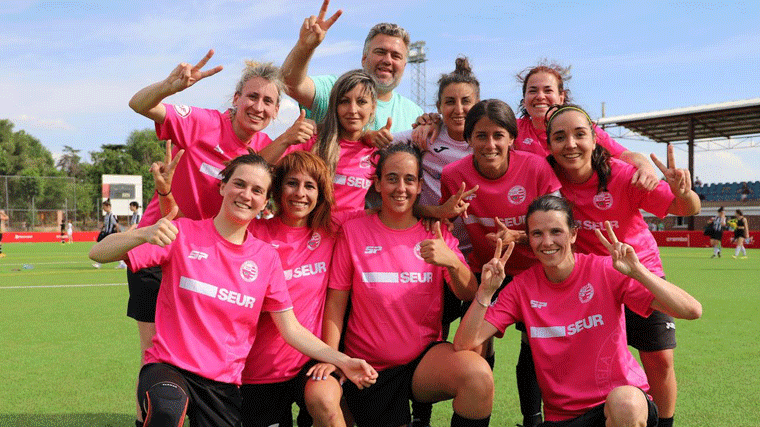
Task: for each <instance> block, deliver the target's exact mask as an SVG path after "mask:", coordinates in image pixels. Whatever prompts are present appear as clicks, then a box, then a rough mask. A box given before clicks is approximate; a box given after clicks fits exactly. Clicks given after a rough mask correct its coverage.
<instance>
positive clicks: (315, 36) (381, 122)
mask: <svg viewBox="0 0 760 427" xmlns="http://www.w3.org/2000/svg"><path fill="white" fill-rule="evenodd" d="M327 4H328V1H325V2H324V3H323V4H322V8H321V10H320V11H319V15H318V16H311V17H309V18H307V19H306V20H305V21H304V24H303V26H301V31H300V33H299V37H298V42H296V45H295V46H294V47H293V49H292V50H291V51H290V53H289V54H288V57H287V58H286V59H285V62H284V63H283V64H282V67H281V70H280V72H281V76H282V80H283V83H285V92H286V93H287V94H288V95H289V96H290V97H291V98H293V99H295V100H296V101H297V102H298V103H299V104H300V105H301V107H302V108H305V109H307V110H308V111H307V116H308V117H309V118H311V119H313V120H314V121H316V122H317V123H319V122H321V121H322V120H324V117H325V113H326V111H327V104H328V101H329V99H330V91H331V90H332V87H333V85H334V84H335V81H336V80H337V78H338V77H337V76H332V75H325V76H315V77H310V76H308V74H307V72H308V68H309V61H310V60H311V57H312V55H313V54H314V51H315V50H316V48H317V46H319V44H320V43H321V42H322V40H324V38H325V35H326V34H327V30H328V29H329V28H330V26H332V24H333V23H334V22H335V21H336V20H337V19H338V17H339V16H340V15H341V13H342V11H340V10H338V11H337V12H336V13H335V14H334V15H333V16H331V17H330V18H329V19H327V20H325V13H326V12H327ZM408 53H409V33H407V32H406V30H404V29H403V28H401V27H399V26H398V25H396V24H388V23H380V24H377V25H375V26H374V27H372V29H371V30H370V32H369V35H367V38H366V40H365V41H364V52H363V54H362V61H361V62H362V68H364V70H365V71H367V72H368V73H369V74H370V75H371V76H372V77H374V78H375V80H376V82H377V97H378V99H377V109H376V111H375V122H374V123H373V124H371V125H370V128H371V129H370V130H379V129H381V128H383V127H385V126H386V125H387V123H388V119H389V118H390V119H391V127H390V131H391V132H399V131H404V130H408V129H411V127H412V123H414V122H415V120H416V119H417V117H419V116H420V115H421V114H422V112H423V111H422V109H421V108H420V107H419V106H418V105H417V104H415V103H414V102H413V101H412V100H410V99H408V98H406V97H404V96H401V95H400V94H399V93H397V92H395V91H394V89H395V88H396V87H397V86H398V85H399V83H400V82H401V77H402V76H403V74H404V68H405V67H406V59H407V54H408Z"/></svg>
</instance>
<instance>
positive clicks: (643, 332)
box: [625, 307, 676, 351]
mask: <svg viewBox="0 0 760 427" xmlns="http://www.w3.org/2000/svg"><path fill="white" fill-rule="evenodd" d="M625 333H626V334H627V335H628V345H630V346H631V347H633V348H635V349H636V350H638V351H660V350H668V349H671V348H676V323H675V320H674V319H673V317H671V316H669V315H667V314H665V313H663V312H661V311H657V310H654V311H653V312H652V314H651V315H650V316H649V317H641V316H639V315H638V314H636V313H634V312H633V311H631V310H629V309H628V307H626V308H625Z"/></svg>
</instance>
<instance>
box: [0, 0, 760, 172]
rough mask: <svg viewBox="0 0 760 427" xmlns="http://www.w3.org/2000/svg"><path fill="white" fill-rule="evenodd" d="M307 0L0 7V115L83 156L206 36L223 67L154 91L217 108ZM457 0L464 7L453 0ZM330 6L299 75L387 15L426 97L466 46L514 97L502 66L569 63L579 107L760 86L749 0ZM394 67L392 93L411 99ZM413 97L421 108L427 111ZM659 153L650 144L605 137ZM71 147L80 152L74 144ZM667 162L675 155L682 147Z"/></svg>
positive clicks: (628, 110) (685, 103) (486, 90)
mask: <svg viewBox="0 0 760 427" xmlns="http://www.w3.org/2000/svg"><path fill="white" fill-rule="evenodd" d="M320 5H321V1H320V0H308V1H294V0H289V1H288V0H282V1H280V0H259V1H200V0H196V1H192V2H182V1H172V2H155V1H150V2H148V1H112V2H102V1H100V2H30V1H5V2H2V3H0V20H1V21H2V22H3V25H2V26H0V52H2V61H0V93H1V94H2V97H1V98H0V99H2V101H0V118H7V119H10V120H11V121H13V123H14V124H15V129H16V130H20V129H23V130H25V131H26V132H28V133H30V134H32V135H34V136H35V137H37V138H38V139H40V141H41V142H42V143H43V144H44V145H45V146H46V147H48V148H49V149H50V150H51V151H52V152H54V153H60V152H61V150H62V147H63V146H64V145H70V146H72V147H74V148H76V149H81V150H82V153H83V154H85V153H87V152H90V151H94V150H97V149H98V148H99V147H100V145H102V144H113V143H123V142H124V141H126V138H127V136H128V135H129V133H130V132H131V131H133V130H135V129H143V128H146V127H152V123H151V122H150V121H149V120H148V119H145V118H143V117H142V116H138V115H137V114H135V113H134V112H132V111H131V110H130V109H129V107H128V106H127V102H128V101H129V98H130V97H131V96H132V95H133V94H134V93H135V92H136V91H137V90H139V89H140V88H142V87H143V86H146V85H148V84H150V83H153V82H155V81H158V80H160V79H163V78H164V77H166V75H168V73H169V72H170V71H171V70H172V69H173V68H174V67H175V66H176V65H177V64H178V63H180V62H183V61H185V62H195V61H197V60H199V59H200V58H201V57H202V56H203V55H204V54H205V52H206V51H207V50H208V49H209V48H214V49H215V50H216V52H217V53H216V55H215V56H214V58H213V59H212V60H211V61H210V63H209V65H211V66H214V65H219V64H221V65H223V66H224V68H225V69H224V71H222V72H221V73H219V74H217V75H215V76H213V77H211V78H208V79H206V80H204V81H202V82H200V83H199V84H198V85H195V86H193V87H192V88H190V89H188V90H187V91H185V92H181V93H179V94H177V95H174V96H173V97H171V98H168V100H167V101H168V102H173V103H181V104H188V105H196V106H202V107H206V108H217V109H225V108H226V107H228V106H229V100H230V98H231V96H232V92H233V87H234V85H235V83H236V81H237V78H238V77H239V74H240V71H241V70H242V68H243V61H244V60H245V59H257V60H266V61H273V62H275V63H277V64H279V63H281V62H282V60H283V59H284V58H285V56H286V55H287V53H288V51H289V50H290V48H291V47H292V46H293V44H294V43H295V41H296V38H297V35H298V29H299V27H300V25H301V23H302V22H303V19H304V18H306V17H307V16H309V15H311V14H316V13H317V12H318V10H319V7H320ZM463 5H466V6H463ZM338 8H341V9H343V11H344V13H343V16H341V18H340V19H339V20H338V21H337V23H336V24H335V25H334V26H333V28H332V29H331V30H330V32H329V33H328V35H327V38H326V39H325V41H324V43H323V44H322V46H320V48H319V50H318V51H317V53H316V55H315V57H314V59H313V61H312V63H311V65H310V72H311V73H312V74H325V73H332V74H339V73H341V72H343V71H346V70H349V69H353V68H358V67H359V66H360V64H359V61H360V56H361V48H362V43H363V40H364V37H365V36H366V33H367V31H368V29H369V28H370V27H371V26H372V25H373V24H375V23H377V22H381V21H388V22H395V23H398V24H399V25H401V26H403V27H405V28H406V29H407V30H409V32H410V33H411V36H412V40H413V41H416V40H424V41H425V42H426V43H427V48H428V62H427V64H426V69H427V82H428V84H427V94H428V96H427V99H428V101H427V102H428V104H432V103H433V102H434V100H433V99H432V98H433V97H434V94H435V90H436V87H435V81H436V80H437V78H438V76H439V75H440V74H441V73H443V72H448V71H451V70H452V69H453V64H454V58H455V57H456V56H457V55H459V54H464V55H467V56H468V57H469V58H470V61H471V63H472V65H473V70H474V71H475V73H476V74H477V76H478V77H479V79H480V82H481V97H483V98H500V99H503V100H505V101H506V102H507V103H509V104H510V105H511V106H512V107H513V108H516V107H517V105H518V103H519V101H520V98H521V96H520V87H519V85H518V83H517V82H516V80H515V78H514V75H515V74H516V73H518V72H519V71H521V70H523V69H524V68H526V67H528V66H531V65H533V64H535V63H536V62H537V61H538V60H540V59H541V58H549V59H552V60H555V61H557V62H559V63H561V64H565V65H572V74H573V77H572V79H571V80H570V82H569V83H568V87H569V88H570V89H571V91H572V94H573V97H574V100H575V101H576V102H577V103H579V104H581V105H582V106H584V107H585V108H587V109H588V110H589V112H590V113H591V115H592V117H599V116H601V114H602V108H601V105H602V103H603V102H604V103H605V109H606V114H607V115H608V116H617V115H627V114H634V113H642V112H647V111H655V110H664V109H672V108H681V107H689V106H694V105H702V104H712V103H720V102H727V101H736V100H742V99H750V98H757V97H759V96H760V78H758V75H759V74H760V48H758V46H760V25H758V16H760V5H759V3H758V2H757V1H734V2H726V3H721V2H672V3H671V2H658V1H635V2H627V1H626V2H601V1H599V2H597V1H574V2H564V1H557V2H554V1H536V0H531V1H523V2H509V1H490V0H483V1H477V2H464V1H459V2H450V1H414V0H404V1H396V0H385V1H382V2H378V1H347V0H333V2H332V4H331V5H330V10H331V11H334V10H337V9H338ZM411 75H412V73H411V69H410V68H409V67H407V71H406V74H405V77H404V80H403V82H402V84H401V86H399V88H398V90H399V91H400V92H401V93H402V94H403V95H406V96H411V86H410V81H411ZM430 108H431V107H428V108H427V109H430ZM296 116H297V110H296V107H295V105H294V104H293V103H292V101H286V102H284V103H283V105H282V107H281V111H280V117H279V118H278V120H277V121H276V122H275V123H273V124H272V125H271V126H270V127H269V128H268V129H267V132H268V133H269V134H270V136H272V137H275V136H277V135H278V134H279V133H281V132H282V131H283V130H284V129H285V128H286V127H287V126H288V125H289V124H290V123H292V121H293V120H294V119H295V117H296ZM619 142H621V143H622V144H623V145H625V146H627V147H628V148H630V149H632V150H634V151H640V152H643V153H646V154H648V153H651V152H654V153H655V154H658V155H660V156H661V157H664V153H665V148H664V145H662V144H655V143H651V142H648V143H647V142H640V141H634V140H626V139H619ZM85 157H86V158H88V156H87V155H86V154H85ZM677 162H678V164H679V165H681V166H685V165H686V157H685V153H684V152H683V151H678V150H677ZM695 165H696V175H697V176H699V177H700V179H701V180H702V181H704V182H726V181H740V180H760V149H757V148H752V149H742V150H731V151H712V152H700V153H697V157H696V161H695Z"/></svg>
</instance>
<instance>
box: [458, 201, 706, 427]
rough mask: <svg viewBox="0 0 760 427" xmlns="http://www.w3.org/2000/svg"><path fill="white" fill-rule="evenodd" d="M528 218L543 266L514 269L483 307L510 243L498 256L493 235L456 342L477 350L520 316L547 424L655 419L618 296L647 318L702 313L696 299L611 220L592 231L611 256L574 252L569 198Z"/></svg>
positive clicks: (536, 205) (535, 208) (540, 204)
mask: <svg viewBox="0 0 760 427" xmlns="http://www.w3.org/2000/svg"><path fill="white" fill-rule="evenodd" d="M526 221H527V226H528V230H527V232H528V239H529V243H530V246H531V249H532V250H533V253H534V254H535V255H536V257H537V258H538V260H539V262H540V265H535V266H534V267H532V268H530V269H528V270H526V271H525V272H523V273H521V274H519V275H517V276H516V277H515V278H514V282H513V283H512V284H511V285H510V286H507V287H506V288H505V289H503V290H502V291H501V293H500V294H499V299H498V300H497V301H496V303H495V304H494V305H493V306H489V304H486V302H490V300H491V296H492V295H493V294H494V292H495V291H496V289H497V288H498V287H499V285H500V284H501V282H502V280H503V278H504V276H505V273H504V264H505V263H506V261H507V259H509V255H510V254H511V252H512V248H513V247H514V246H513V244H510V246H509V247H508V248H507V251H506V253H505V254H504V255H503V256H502V255H501V242H499V243H497V248H496V254H495V256H494V258H493V259H492V260H491V261H489V262H488V264H486V265H485V266H483V276H482V283H481V286H480V288H479V289H478V293H477V295H476V297H475V298H476V301H478V302H479V303H478V304H472V305H471V306H470V309H469V310H468V311H467V314H466V315H465V317H464V318H463V320H462V323H461V325H460V326H459V329H458V330H457V333H456V337H455V338H454V345H455V346H456V348H457V349H468V348H473V347H475V346H477V345H479V344H481V343H482V342H484V341H485V340H486V339H488V338H490V337H491V336H493V335H498V336H501V335H502V334H503V333H504V330H505V329H506V328H507V326H509V325H511V324H513V323H516V322H525V325H526V327H527V329H528V334H529V339H530V347H531V348H532V349H533V360H534V362H535V364H536V368H537V369H536V373H537V376H538V382H539V384H540V386H541V392H542V395H543V398H544V403H545V407H544V408H545V412H546V420H547V422H546V423H545V425H548V426H558V425H560V426H565V425H583V426H604V425H605V420H606V422H607V424H606V425H608V426H622V425H649V426H652V425H656V423H657V407H656V405H654V403H653V402H652V401H651V398H649V397H648V395H646V394H645V393H644V391H646V390H647V389H648V385H647V382H646V377H645V375H644V372H643V371H642V369H641V367H640V366H639V365H638V363H636V359H634V358H633V356H632V355H631V353H630V352H629V351H628V347H627V344H626V334H625V323H624V321H625V320H624V319H625V317H624V311H623V308H624V304H625V306H628V307H630V308H631V309H632V310H634V311H636V312H638V313H639V314H641V315H643V316H648V315H649V314H650V313H651V312H652V310H655V309H656V310H661V311H663V312H666V313H668V314H671V315H672V316H675V317H678V318H683V319H696V318H699V317H700V316H701V315H702V305H701V304H700V303H699V302H698V301H697V300H695V299H694V298H693V297H692V296H691V295H689V294H688V293H686V292H685V291H684V290H682V289H681V288H679V287H677V286H675V285H673V284H672V283H670V282H668V281H666V280H664V279H662V278H660V277H658V276H656V275H655V274H653V273H651V272H650V271H649V270H647V268H646V267H645V266H644V265H643V264H642V263H641V262H639V259H638V257H637V256H636V253H635V252H634V250H633V248H632V247H631V246H629V245H627V244H625V243H623V242H619V241H618V240H617V238H616V236H615V234H614V232H613V230H612V227H611V226H610V225H609V222H607V223H606V224H605V227H606V229H607V235H608V237H609V240H607V239H606V238H604V236H603V235H602V233H601V232H600V231H598V230H597V232H596V234H597V237H598V238H599V240H600V241H601V242H602V243H603V244H604V246H605V247H606V248H607V250H608V252H609V254H610V256H609V257H607V256H599V255H586V254H574V253H573V251H572V244H573V243H574V242H575V239H576V237H577V234H578V232H577V228H576V226H575V220H574V219H573V214H572V209H571V207H570V205H569V203H568V202H567V201H566V200H565V199H562V198H559V197H555V196H548V195H547V196H542V197H540V198H538V199H536V200H535V201H533V203H531V205H530V207H529V208H528V213H527V216H526ZM621 273H622V274H621ZM642 285H643V286H642ZM642 390H643V391H642ZM575 422H577V423H578V424H575Z"/></svg>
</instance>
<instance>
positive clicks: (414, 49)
mask: <svg viewBox="0 0 760 427" xmlns="http://www.w3.org/2000/svg"><path fill="white" fill-rule="evenodd" d="M406 62H408V63H410V64H413V66H412V99H413V100H414V102H416V103H417V105H419V106H420V107H422V109H423V110H424V109H425V106H426V105H427V102H426V101H427V96H426V93H425V86H426V83H427V74H426V71H425V62H427V57H425V42H423V41H418V42H414V43H412V44H410V45H409V57H408V58H407V61H406Z"/></svg>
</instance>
